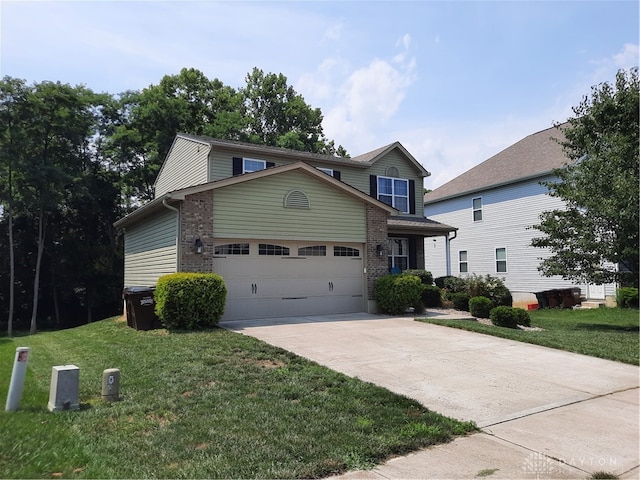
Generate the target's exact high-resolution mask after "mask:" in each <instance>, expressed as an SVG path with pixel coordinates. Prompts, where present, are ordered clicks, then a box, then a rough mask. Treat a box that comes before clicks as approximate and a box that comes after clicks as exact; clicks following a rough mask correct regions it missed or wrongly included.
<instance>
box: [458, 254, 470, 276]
mask: <svg viewBox="0 0 640 480" xmlns="http://www.w3.org/2000/svg"><path fill="white" fill-rule="evenodd" d="M458 260H459V264H458V266H459V267H460V273H469V255H468V253H467V251H466V250H460V251H459V252H458Z"/></svg>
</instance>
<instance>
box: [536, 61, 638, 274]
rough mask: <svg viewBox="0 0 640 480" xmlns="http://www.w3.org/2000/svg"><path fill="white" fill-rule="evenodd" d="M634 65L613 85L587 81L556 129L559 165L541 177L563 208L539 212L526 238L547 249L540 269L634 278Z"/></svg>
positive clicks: (635, 180) (636, 205)
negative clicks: (549, 177) (562, 156)
mask: <svg viewBox="0 0 640 480" xmlns="http://www.w3.org/2000/svg"><path fill="white" fill-rule="evenodd" d="M639 96H640V90H639V87H638V69H637V68H634V69H632V70H631V71H629V72H625V71H620V72H618V74H617V76H616V82H615V84H614V85H611V84H609V83H603V84H600V85H597V86H595V87H592V91H591V95H590V96H588V97H585V98H584V99H583V100H582V102H581V103H580V104H579V105H578V106H577V107H574V108H573V112H574V114H575V117H573V118H570V119H569V120H568V125H567V126H566V127H564V128H562V130H563V133H564V135H565V137H566V140H563V141H561V144H562V147H563V149H564V152H565V153H566V155H567V157H568V160H569V162H568V164H567V166H566V167H565V168H562V169H558V170H556V171H555V175H556V176H557V180H556V181H552V182H547V183H545V185H546V186H547V187H548V188H549V193H550V195H551V196H554V197H558V198H560V199H562V200H563V201H564V204H565V208H564V209H557V210H552V211H547V212H543V213H542V215H541V216H540V224H539V225H536V226H535V227H534V228H536V229H538V230H540V231H541V232H542V233H544V234H545V235H544V236H542V237H539V238H535V239H533V241H532V245H533V246H535V247H541V248H547V249H549V250H550V252H551V256H550V257H548V258H546V259H544V260H543V261H542V263H541V264H540V267H539V270H540V271H541V272H542V273H543V274H544V275H546V276H552V275H561V276H562V277H563V278H565V279H570V280H575V281H579V282H587V283H594V284H602V283H608V282H622V283H623V284H629V285H633V286H637V285H638V275H639V268H638V251H639V245H638V239H639V233H638V229H639V224H640V218H639V205H638V197H639V185H640V181H639V178H638V177H639V175H638V172H639V169H640V163H639V144H638V136H639V131H640V125H639V120H638V118H639V102H638V99H639Z"/></svg>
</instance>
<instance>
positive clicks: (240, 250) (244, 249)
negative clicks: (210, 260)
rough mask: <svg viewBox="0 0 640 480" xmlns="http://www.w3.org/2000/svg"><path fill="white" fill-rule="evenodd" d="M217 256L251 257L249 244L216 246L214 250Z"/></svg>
mask: <svg viewBox="0 0 640 480" xmlns="http://www.w3.org/2000/svg"><path fill="white" fill-rule="evenodd" d="M213 253H214V254H215V255H249V244H248V243H227V244H225V245H216V247H215V248H214V250H213Z"/></svg>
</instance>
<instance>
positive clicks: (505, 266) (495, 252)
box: [494, 247, 509, 273]
mask: <svg viewBox="0 0 640 480" xmlns="http://www.w3.org/2000/svg"><path fill="white" fill-rule="evenodd" d="M498 250H504V260H498ZM494 258H495V269H496V273H509V255H508V254H507V247H496V249H495V251H494ZM498 262H504V272H500V271H498Z"/></svg>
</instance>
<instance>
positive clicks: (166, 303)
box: [154, 272, 227, 330]
mask: <svg viewBox="0 0 640 480" xmlns="http://www.w3.org/2000/svg"><path fill="white" fill-rule="evenodd" d="M226 299H227V288H226V286H225V284H224V280H223V279H222V277H221V276H220V275H216V274H214V273H184V272H183V273H172V274H169V275H163V276H162V277H160V278H159V279H158V284H157V285H156V289H155V292H154V300H155V302H156V314H157V315H158V318H160V321H161V322H162V324H163V325H164V326H165V328H167V329H179V330H192V329H195V328H207V327H214V326H216V325H217V324H218V321H219V320H220V317H222V314H223V313H224V305H225V301H226Z"/></svg>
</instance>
